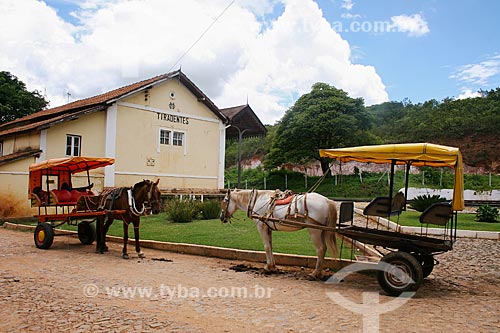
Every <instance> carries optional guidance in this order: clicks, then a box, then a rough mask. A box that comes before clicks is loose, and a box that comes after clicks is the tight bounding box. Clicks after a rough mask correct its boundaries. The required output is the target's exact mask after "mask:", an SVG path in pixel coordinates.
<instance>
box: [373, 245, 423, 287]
mask: <svg viewBox="0 0 500 333" xmlns="http://www.w3.org/2000/svg"><path fill="white" fill-rule="evenodd" d="M381 262H384V263H386V264H389V265H383V266H382V269H381V270H379V271H378V273H377V280H378V283H379V284H380V287H382V289H383V290H384V291H385V292H387V293H388V294H389V295H392V296H399V295H400V294H401V293H403V292H405V291H416V290H417V289H418V288H419V287H420V285H421V284H422V280H423V279H424V276H423V271H422V265H421V264H420V262H419V261H418V260H417V259H416V258H415V257H414V256H412V255H411V254H409V253H407V252H402V251H398V252H391V253H388V254H387V255H385V256H384V257H383V258H382V260H381Z"/></svg>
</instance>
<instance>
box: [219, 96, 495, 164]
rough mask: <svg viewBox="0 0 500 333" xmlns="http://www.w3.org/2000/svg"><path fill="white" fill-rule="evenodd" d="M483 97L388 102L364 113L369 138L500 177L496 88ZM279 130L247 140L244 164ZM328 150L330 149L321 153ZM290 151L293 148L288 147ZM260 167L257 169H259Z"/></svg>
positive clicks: (231, 157) (231, 145) (231, 159)
mask: <svg viewBox="0 0 500 333" xmlns="http://www.w3.org/2000/svg"><path fill="white" fill-rule="evenodd" d="M481 95H482V96H481V97H476V98H468V99H461V100H453V99H445V100H443V101H441V102H439V101H436V100H430V101H427V102H424V103H419V104H412V103H411V102H410V101H403V102H387V103H382V104H379V105H373V106H370V107H367V110H368V111H369V113H370V115H371V117H372V119H371V121H372V127H371V130H370V131H371V133H372V134H373V135H375V136H376V137H378V138H379V140H380V143H403V142H431V143H436V144H442V145H447V146H454V147H459V148H460V150H461V151H462V154H463V156H464V163H465V164H466V165H467V166H469V167H473V168H474V170H471V169H469V171H470V172H479V173H488V172H493V173H500V149H499V148H498V146H499V145H500V88H497V89H495V90H490V91H481ZM277 126H278V125H274V126H271V125H266V128H267V129H268V135H267V137H265V138H247V139H245V140H244V142H243V145H242V160H252V159H253V162H252V164H253V165H256V160H258V159H264V160H265V156H266V154H267V153H268V152H269V150H270V148H271V145H272V140H273V138H274V135H275V132H276V127H277ZM325 148H328V147H325ZM291 149H293V147H291ZM237 156H238V142H237V141H228V142H227V145H226V167H231V166H234V165H236V163H237V160H238V158H237ZM257 164H258V163H257Z"/></svg>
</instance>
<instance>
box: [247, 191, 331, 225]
mask: <svg viewBox="0 0 500 333" xmlns="http://www.w3.org/2000/svg"><path fill="white" fill-rule="evenodd" d="M300 196H301V195H298V194H294V193H293V192H292V191H289V190H286V191H280V190H276V191H275V192H274V194H273V195H272V196H271V198H270V199H269V203H268V204H267V210H266V212H265V213H264V216H263V218H259V220H260V221H262V222H263V223H265V224H266V225H267V227H268V228H269V229H271V230H273V231H277V230H278V228H277V226H276V225H277V224H279V222H276V220H272V221H270V220H269V218H271V217H274V216H273V214H274V210H275V208H276V206H284V205H288V208H287V212H286V214H285V218H284V219H285V220H286V219H291V220H297V219H303V220H309V221H311V222H313V223H315V224H318V225H321V223H319V222H318V221H316V220H315V219H313V218H312V217H310V216H309V210H308V208H307V193H304V194H303V195H302V196H303V197H304V213H303V214H302V213H301V212H300V211H299V207H298V202H299V199H300ZM257 197H258V195H257V191H256V190H252V192H251V193H250V198H249V200H248V207H247V216H248V217H249V218H253V215H254V207H255V203H256V202H257ZM288 198H290V199H288ZM292 209H293V211H292Z"/></svg>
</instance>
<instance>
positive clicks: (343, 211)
mask: <svg viewBox="0 0 500 333" xmlns="http://www.w3.org/2000/svg"><path fill="white" fill-rule="evenodd" d="M353 220H354V202H352V201H343V202H342V203H341V204H340V215H339V224H342V225H343V224H345V223H347V222H352V221H353Z"/></svg>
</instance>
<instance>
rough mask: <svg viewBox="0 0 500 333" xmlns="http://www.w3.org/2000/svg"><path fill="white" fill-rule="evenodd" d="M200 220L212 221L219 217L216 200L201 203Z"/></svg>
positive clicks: (218, 205) (218, 207)
mask: <svg viewBox="0 0 500 333" xmlns="http://www.w3.org/2000/svg"><path fill="white" fill-rule="evenodd" d="M200 206H201V207H200V210H201V218H202V219H203V220H212V219H216V218H218V217H219V215H220V212H221V206H220V202H219V201H217V200H207V201H204V202H202V203H201V205H200Z"/></svg>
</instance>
